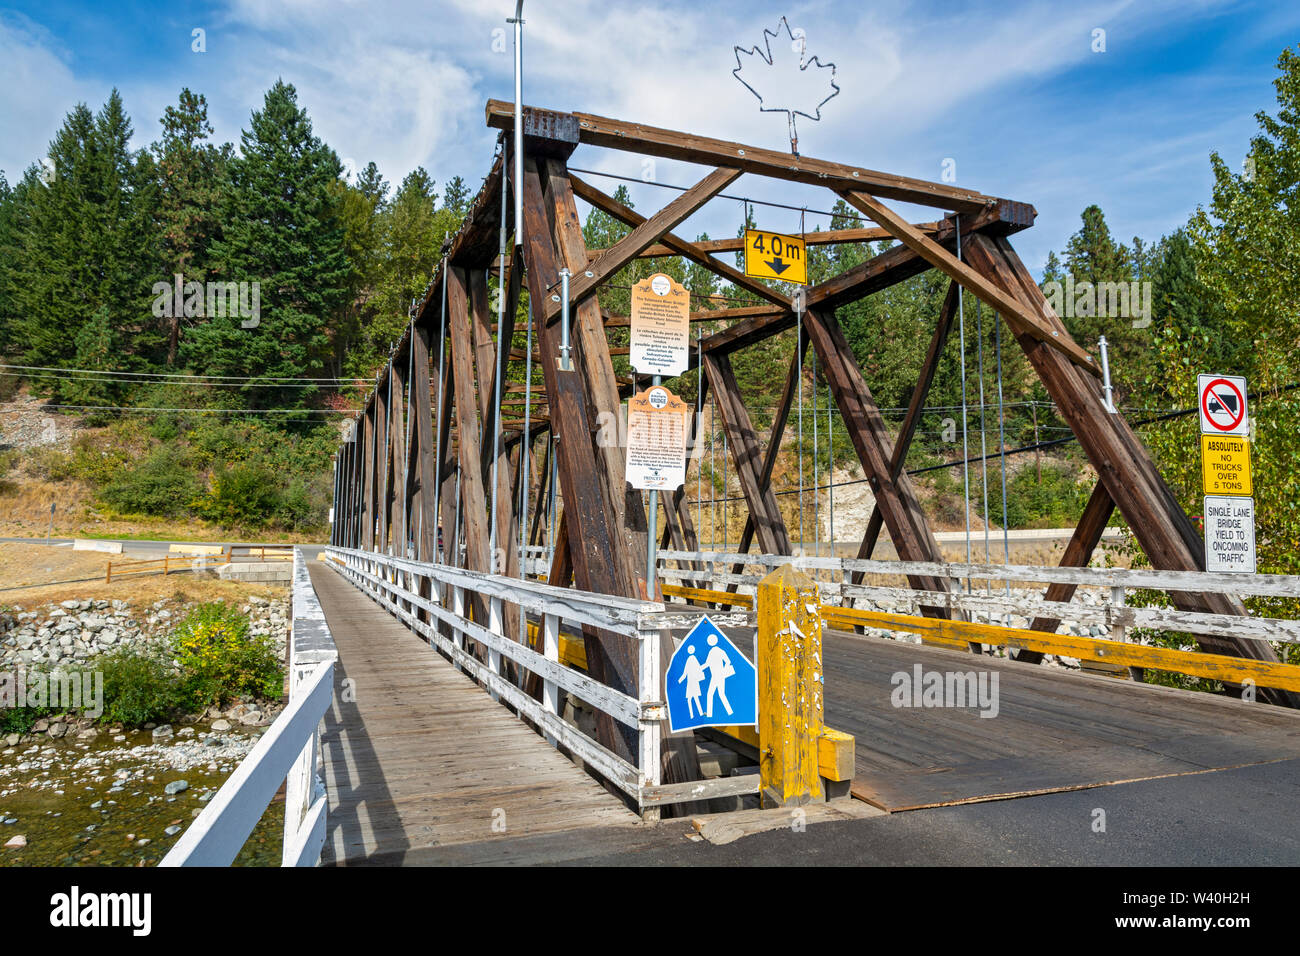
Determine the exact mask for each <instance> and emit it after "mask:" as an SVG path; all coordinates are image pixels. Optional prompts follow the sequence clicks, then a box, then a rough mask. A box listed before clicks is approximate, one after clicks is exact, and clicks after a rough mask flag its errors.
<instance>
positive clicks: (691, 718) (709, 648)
mask: <svg viewBox="0 0 1300 956" xmlns="http://www.w3.org/2000/svg"><path fill="white" fill-rule="evenodd" d="M664 676H665V686H666V688H667V696H668V726H669V728H670V729H671V730H672V731H673V732H674V733H676V732H677V731H679V730H690V729H691V728H693V727H728V726H733V725H742V726H749V727H753V726H756V725H757V724H758V672H757V671H756V670H755V669H754V665H753V664H751V663H750V662H749V661H748V660H747V659H746V658H745V655H744V654H742V653H741V652H740V648H738V647H736V645H735V644H733V643H732V642H731V639H730V638H729V637H727V635H725V634H723V633H722V631H720V630H718V628H717V626H716V625H715V624H714V623H713V622H712V621H710V620H709V619H708V618H707V617H703V618H700V623H698V624H696V625H695V627H693V628H691V632H690V633H689V634H687V635H686V638H685V639H684V640H683V641H682V643H681V644H680V645H679V646H678V648H677V650H675V651H674V652H673V656H672V658H671V659H670V660H669V661H668V671H667V673H666V674H665V675H664Z"/></svg>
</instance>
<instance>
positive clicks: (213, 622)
mask: <svg viewBox="0 0 1300 956" xmlns="http://www.w3.org/2000/svg"><path fill="white" fill-rule="evenodd" d="M172 650H173V653H174V654H175V656H176V661H177V663H178V664H179V666H180V680H181V686H182V691H183V694H184V697H185V701H186V703H187V705H188V706H190V707H191V708H193V709H196V710H197V709H199V708H200V707H206V706H209V705H212V704H217V705H220V704H224V703H225V702H227V701H229V700H231V699H232V698H235V697H240V696H245V695H249V696H253V697H259V698H263V699H276V698H278V697H279V696H280V694H281V691H282V689H283V686H284V672H283V671H282V670H281V668H280V662H279V660H278V658H277V656H276V653H275V645H274V644H273V643H272V641H271V639H270V638H268V637H265V636H254V635H252V634H250V633H249V627H248V617H247V616H246V615H244V614H241V613H240V612H239V610H238V609H237V608H235V607H233V606H232V605H229V604H227V603H225V602H224V601H216V602H213V603H211V604H200V605H199V606H198V607H197V608H195V609H194V610H193V611H191V612H190V613H189V614H188V615H186V616H185V618H184V620H182V621H181V622H180V624H178V625H177V627H176V630H175V631H174V632H172Z"/></svg>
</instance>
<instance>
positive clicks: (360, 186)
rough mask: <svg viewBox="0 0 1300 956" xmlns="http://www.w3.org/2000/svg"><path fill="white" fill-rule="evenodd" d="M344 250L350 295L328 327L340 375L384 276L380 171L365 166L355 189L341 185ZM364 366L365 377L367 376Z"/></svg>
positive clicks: (384, 203) (335, 367)
mask: <svg viewBox="0 0 1300 956" xmlns="http://www.w3.org/2000/svg"><path fill="white" fill-rule="evenodd" d="M336 189H337V190H338V191H339V193H340V194H341V197H342V198H341V202H342V217H343V236H344V239H343V241H344V246H345V247H346V249H347V257H348V294H347V300H346V302H345V303H344V305H343V309H342V311H341V312H340V314H339V315H338V316H337V317H336V318H335V320H334V321H333V322H332V323H331V342H332V346H333V360H332V363H331V372H332V373H333V374H335V375H342V374H344V373H345V371H346V369H347V362H348V355H349V353H351V352H352V351H353V350H354V349H356V348H358V347H359V344H360V342H361V336H362V330H363V329H364V328H365V327H366V326H367V325H368V324H369V323H370V322H371V321H372V320H373V318H374V316H375V312H376V306H375V295H376V293H377V291H378V288H379V284H380V282H381V281H382V279H383V275H384V260H385V257H384V248H383V242H384V235H383V233H384V217H385V212H386V210H387V208H388V201H387V197H388V182H387V181H386V180H385V179H384V177H383V176H381V175H380V174H379V167H378V166H376V165H375V164H374V163H369V164H368V165H367V166H366V168H365V169H364V170H362V171H361V173H360V174H359V175H358V176H357V182H356V184H355V185H352V186H350V185H348V184H347V183H345V182H343V181H339V182H338V183H337V185H336ZM369 371H370V368H369V366H368V365H367V366H365V367H364V369H363V374H368V373H369Z"/></svg>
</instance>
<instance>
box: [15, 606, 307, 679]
mask: <svg viewBox="0 0 1300 956" xmlns="http://www.w3.org/2000/svg"><path fill="white" fill-rule="evenodd" d="M194 607H195V604H194V603H193V602H180V601H171V600H163V601H155V602H154V603H152V604H149V605H147V606H143V607H139V608H136V607H133V606H132V604H131V602H129V601H121V600H114V601H107V600H98V601H89V600H85V601H77V600H69V601H64V602H62V603H61V604H58V605H53V604H49V605H44V606H41V607H34V608H31V609H30V610H28V609H24V608H23V607H22V606H21V605H14V606H12V607H9V608H7V609H2V610H0V670H14V669H17V668H19V667H24V666H36V667H44V668H46V669H53V668H55V667H58V666H60V665H63V666H73V665H79V664H82V663H84V662H85V661H87V660H89V659H90V658H92V657H93V656H94V655H96V654H101V653H105V652H107V651H112V650H116V649H118V648H121V647H135V648H141V649H144V648H160V647H161V642H165V641H166V639H167V637H168V636H169V635H170V634H171V630H172V628H173V627H175V625H176V624H177V622H179V621H180V620H181V619H183V618H184V617H185V615H186V614H188V613H189V612H190V611H191V610H193V609H194ZM241 610H242V611H243V612H244V613H246V614H248V616H249V623H250V627H251V630H252V633H253V634H267V635H270V636H271V638H272V639H274V641H275V645H276V649H277V651H278V652H279V654H280V657H281V658H283V656H284V648H285V644H286V642H287V641H288V637H289V601H288V599H287V598H285V599H283V600H271V599H267V598H260V597H250V598H249V599H248V601H247V603H245V604H244V605H243V606H242V608H241Z"/></svg>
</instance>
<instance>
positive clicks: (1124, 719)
mask: <svg viewBox="0 0 1300 956" xmlns="http://www.w3.org/2000/svg"><path fill="white" fill-rule="evenodd" d="M824 652H825V656H826V723H827V724H828V725H829V726H832V727H834V728H836V729H837V730H842V731H844V732H846V733H851V734H853V735H854V737H855V738H856V756H857V770H856V775H855V780H854V793H855V794H856V795H858V796H860V797H862V798H864V799H867V800H869V801H870V802H872V803H874V804H876V805H877V806H879V807H882V808H884V809H889V810H906V809H917V808H921V807H933V806H945V805H952V804H961V803H971V802H976V801H982V800H991V799H1000V798H1005V797H1012V796H1025V795H1029V794H1037V793H1050V792H1057V791H1064V790H1077V789H1085V788H1090V787H1096V786H1104V785H1107V784H1112V783H1120V782H1127V781H1135V780H1150V779H1157V778H1160V777H1168V776H1177V775H1184V774H1199V773H1207V772H1213V771H1216V770H1226V769H1229V768H1233V767H1244V766H1250V765H1253V764H1263V763H1271V762H1274V761H1278V760H1288V759H1294V758H1296V757H1298V756H1300V714H1297V713H1296V712H1295V711H1292V710H1286V709H1284V708H1280V707H1273V706H1270V705H1268V704H1263V703H1247V702H1245V701H1241V700H1236V699H1231V698H1228V697H1222V696H1218V695H1212V694H1202V693H1195V692H1192V691H1184V690H1177V689H1174V688H1169V687H1160V686H1156V685H1153V684H1142V683H1134V682H1132V681H1127V680H1117V679H1115V678H1110V677H1104V676H1100V675H1093V674H1080V673H1078V672H1067V671H1064V670H1061V669H1058V668H1050V667H1043V666H1041V665H1034V664H1020V663H1016V662H1015V661H1009V660H1006V659H999V658H991V657H977V656H974V655H971V654H967V653H963V652H961V651H955V650H948V649H946V648H939V647H928V646H923V645H917V644H907V643H902V642H898V641H890V640H885V639H881V638H873V637H859V636H856V635H850V634H845V633H842V632H835V631H827V632H826V634H825V636H824ZM917 664H920V665H921V666H922V668H923V670H924V671H940V672H946V671H989V672H994V671H996V672H997V674H998V713H997V716H996V717H993V718H983V717H980V716H979V711H978V710H977V709H972V708H955V707H932V708H902V707H895V706H893V704H892V702H891V700H890V694H891V692H892V691H893V689H894V684H893V682H892V677H893V675H894V674H896V673H898V672H899V671H903V672H907V673H909V674H912V673H914V670H913V668H914V667H915V666H916V665H917Z"/></svg>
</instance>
